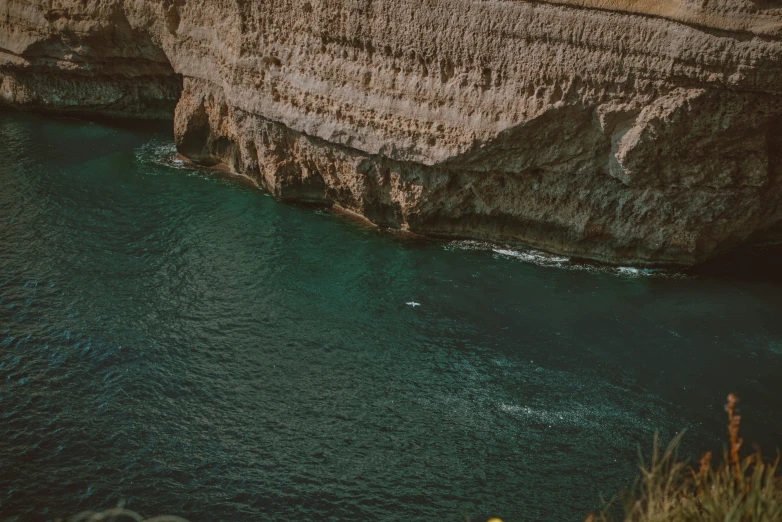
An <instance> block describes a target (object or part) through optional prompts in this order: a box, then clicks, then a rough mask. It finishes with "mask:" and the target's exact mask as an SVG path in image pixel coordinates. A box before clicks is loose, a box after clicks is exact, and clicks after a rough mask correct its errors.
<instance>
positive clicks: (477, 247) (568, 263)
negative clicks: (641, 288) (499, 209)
mask: <svg viewBox="0 0 782 522" xmlns="http://www.w3.org/2000/svg"><path fill="white" fill-rule="evenodd" d="M445 248H446V249H447V250H471V251H479V252H491V253H492V254H494V256H495V257H503V258H508V259H516V260H519V261H522V262H524V263H529V264H533V265H537V266H544V267H554V268H565V269H568V270H581V271H585V272H595V273H608V274H614V275H618V276H622V277H627V278H640V277H667V278H670V277H675V278H686V277H687V276H686V275H685V274H683V273H681V272H676V271H673V270H667V269H663V268H635V267H631V266H609V265H599V264H596V263H588V262H582V261H573V260H572V259H571V258H569V257H565V256H559V255H555V254H549V253H547V252H542V251H540V250H534V249H521V248H511V247H508V246H504V245H497V244H494V243H489V242H484V241H475V240H459V241H451V242H449V243H448V244H446V246H445Z"/></svg>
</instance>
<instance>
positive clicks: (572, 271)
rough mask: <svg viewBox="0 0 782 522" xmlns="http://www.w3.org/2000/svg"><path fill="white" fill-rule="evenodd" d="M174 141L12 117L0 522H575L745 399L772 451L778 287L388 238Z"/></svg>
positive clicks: (706, 441)
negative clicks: (129, 515) (241, 177)
mask: <svg viewBox="0 0 782 522" xmlns="http://www.w3.org/2000/svg"><path fill="white" fill-rule="evenodd" d="M171 141H172V139H171V136H170V133H169V132H168V131H166V130H155V131H151V130H139V129H132V128H129V127H126V126H107V125H102V124H97V123H87V122H80V121H76V120H54V119H45V118H42V117H37V116H31V115H23V114H16V113H0V151H2V155H1V156H2V158H3V161H2V164H0V519H2V518H5V517H9V516H20V517H22V519H24V520H48V519H53V518H56V517H61V516H67V515H70V514H74V513H76V512H78V511H81V510H84V509H97V508H106V507H110V506H113V505H116V503H117V501H118V500H120V499H122V500H124V501H125V502H126V505H127V506H128V507H130V508H133V509H135V510H137V511H140V512H142V513H144V514H146V515H148V516H151V515H153V514H162V513H168V514H176V515H181V516H185V517H188V518H189V519H191V520H192V521H194V522H195V521H212V520H230V521H242V520H362V521H366V520H454V521H464V520H467V519H468V517H469V520H472V521H479V520H485V519H486V518H487V517H488V516H490V515H491V516H499V517H502V518H503V519H504V520H505V521H506V522H510V521H515V520H534V521H577V520H583V517H584V515H585V514H586V513H588V512H589V511H590V510H594V509H596V508H597V507H598V506H599V503H600V500H599V498H600V494H601V493H602V494H603V495H604V496H606V497H610V496H611V495H613V494H614V493H615V492H616V491H617V490H619V489H621V488H623V487H627V486H629V485H630V484H631V481H632V478H633V476H634V475H635V469H636V462H637V453H636V446H637V445H638V444H640V445H641V446H642V449H648V447H649V445H650V443H651V440H652V435H653V433H654V431H655V430H660V432H661V434H662V437H663V438H670V437H671V436H673V435H674V434H675V433H677V432H678V431H679V430H680V429H682V428H687V429H688V434H687V435H686V437H685V447H684V452H685V453H686V454H689V455H693V456H698V455H699V453H700V451H702V450H706V449H711V450H717V451H719V450H720V448H721V444H722V440H724V437H723V433H724V422H723V413H722V404H723V403H724V398H725V395H726V394H727V393H728V392H731V391H735V392H736V393H738V394H739V395H740V396H741V398H742V413H743V415H744V421H743V425H744V430H745V431H744V436H745V438H746V439H747V440H748V441H750V440H752V441H757V442H758V443H759V444H760V445H761V446H762V447H763V448H764V449H767V450H771V449H773V448H774V447H775V446H779V445H782V408H780V406H781V403H780V399H779V398H780V397H782V379H780V369H782V321H780V317H781V316H780V312H781V311H782V294H781V293H780V288H782V285H780V281H779V280H778V279H774V278H773V277H768V278H764V277H755V278H745V277H726V276H720V277H717V276H714V275H686V276H685V275H681V274H679V275H677V274H666V273H653V274H649V273H646V272H643V271H636V270H630V269H620V270H613V269H604V268H600V267H590V266H586V265H579V264H575V263H570V262H567V261H566V260H562V259H559V258H547V257H541V256H537V255H534V254H530V253H527V252H522V251H515V250H510V249H505V248H499V247H493V246H491V245H486V244H480V243H473V242H430V241H423V240H410V239H405V238H399V237H396V236H394V235H391V234H386V233H380V232H377V231H375V230H372V229H369V228H365V227H362V226H360V225H358V224H356V223H354V222H351V221H348V220H346V219H345V218H342V217H340V216H337V215H334V214H331V213H329V212H327V211H323V210H315V209H311V208H298V207H293V206H288V205H283V204H280V203H277V202H276V201H274V199H272V198H271V197H268V196H266V195H264V194H263V193H261V192H260V191H258V190H257V189H255V188H253V187H251V186H248V185H247V184H246V183H242V182H241V181H237V180H229V179H224V178H220V177H217V176H215V175H214V174H212V173H209V172H203V171H194V170H188V169H185V168H182V167H181V166H180V165H177V163H176V161H174V160H173V159H172V158H173V152H174V149H173V146H172V144H171ZM413 303H415V304H413Z"/></svg>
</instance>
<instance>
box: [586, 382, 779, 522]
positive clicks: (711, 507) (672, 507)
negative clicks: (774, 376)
mask: <svg viewBox="0 0 782 522" xmlns="http://www.w3.org/2000/svg"><path fill="white" fill-rule="evenodd" d="M737 402H738V399H737V398H736V396H735V395H733V394H731V395H729V396H728V402H727V404H726V405H725V411H726V412H727V414H728V436H729V440H730V446H729V448H728V449H727V450H726V451H725V453H724V455H723V459H722V462H720V463H719V464H718V465H717V466H713V465H712V455H711V453H705V454H704V455H703V458H701V460H700V465H699V467H698V469H697V470H695V469H694V468H692V467H690V466H688V465H687V464H685V463H684V462H682V461H681V460H679V458H678V455H677V449H678V447H679V444H680V442H681V439H682V436H683V432H682V433H680V434H679V435H678V436H676V437H675V438H674V439H673V440H672V441H671V443H670V444H669V445H668V446H667V448H666V449H665V451H663V452H660V449H659V448H660V446H659V441H658V438H657V435H655V438H654V444H653V449H652V455H651V459H650V461H649V463H648V464H645V463H644V462H643V459H641V465H640V468H641V473H640V475H639V477H638V478H637V480H636V483H635V485H634V488H633V490H632V491H631V492H630V494H628V495H626V496H624V499H623V500H624V502H623V507H624V518H623V520H624V521H625V522H696V521H698V522H780V521H782V481H781V480H780V477H778V476H777V469H778V466H779V454H777V458H776V459H775V460H774V461H772V462H767V461H764V460H763V457H762V455H761V453H760V450H756V451H755V452H754V453H752V454H750V455H748V456H747V457H745V458H744V459H741V458H740V455H739V450H740V449H741V446H742V444H743V440H742V439H741V438H740V437H739V423H740V422H741V417H740V416H739V415H738V414H737V413H736V404H737ZM610 507H611V506H610V503H609V505H608V506H606V507H605V508H604V510H603V511H602V512H601V513H598V514H597V515H590V516H589V517H587V521H593V522H597V521H600V522H609V521H611V520H612V518H611V515H610V513H609V511H610Z"/></svg>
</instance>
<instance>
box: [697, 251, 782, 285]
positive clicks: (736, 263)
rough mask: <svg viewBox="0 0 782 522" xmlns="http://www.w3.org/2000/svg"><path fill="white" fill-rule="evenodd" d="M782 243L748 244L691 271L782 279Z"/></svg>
mask: <svg viewBox="0 0 782 522" xmlns="http://www.w3.org/2000/svg"><path fill="white" fill-rule="evenodd" d="M780 259H782V243H777V244H768V245H745V246H741V247H738V248H736V249H734V250H732V251H730V252H728V253H725V254H723V255H721V256H719V257H717V258H715V259H712V260H710V261H706V262H705V263H702V264H700V265H697V266H695V267H693V268H691V269H690V270H689V272H690V273H691V274H692V275H695V276H704V277H714V278H719V279H734V280H742V281H757V282H769V283H782V270H781V269H780V264H779V260H780Z"/></svg>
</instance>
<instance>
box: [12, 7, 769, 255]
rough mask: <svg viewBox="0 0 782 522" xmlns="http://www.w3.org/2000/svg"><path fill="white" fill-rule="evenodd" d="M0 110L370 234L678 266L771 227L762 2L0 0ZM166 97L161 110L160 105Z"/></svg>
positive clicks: (757, 235) (766, 35) (764, 12)
mask: <svg viewBox="0 0 782 522" xmlns="http://www.w3.org/2000/svg"><path fill="white" fill-rule="evenodd" d="M0 48H2V52H0V78H1V80H0V81H2V84H1V85H0V100H2V101H3V102H5V103H7V104H9V105H14V106H21V107H25V108H34V109H45V110H52V111H78V112H83V113H92V114H106V115H122V116H131V117H169V115H170V114H171V112H172V109H173V105H174V103H176V110H175V115H174V127H175V136H176V140H177V145H178V147H179V149H180V151H181V152H182V153H183V154H185V155H186V156H188V157H190V158H191V159H193V160H195V161H198V162H202V163H205V164H214V163H225V164H226V165H228V166H229V167H230V168H231V169H233V170H235V171H237V172H240V173H243V174H246V175H248V176H250V177H252V178H253V179H255V180H256V181H257V182H258V183H259V184H260V185H261V186H263V187H264V188H266V189H267V190H269V191H270V192H272V193H273V194H274V195H275V196H277V197H279V198H281V199H286V200H299V201H310V202H318V203H323V204H338V205H340V206H342V207H344V208H347V209H350V210H353V211H355V212H358V213H360V214H362V215H364V216H366V217H367V218H368V219H370V220H371V221H373V222H375V223H377V224H378V225H381V226H389V227H396V228H402V229H408V230H411V231H415V232H421V233H426V234H437V235H444V236H459V237H477V238H488V239H493V240H501V241H518V242H521V243H524V244H528V245H532V246H536V247H539V248H543V249H546V250H549V251H552V252H557V253H564V254H570V255H578V256H583V257H588V258H592V259H598V260H602V261H608V262H613V263H636V264H650V263H679V264H691V263H696V262H699V261H702V260H705V259H707V258H709V257H712V256H714V255H717V254H719V253H720V252H723V251H725V250H727V249H729V248H732V247H734V246H736V245H739V244H742V243H744V242H746V241H753V240H757V239H764V238H768V237H772V236H775V235H777V234H778V233H779V231H780V229H782V4H774V3H769V2H763V1H757V2H753V1H750V0H709V1H703V2H702V1H698V2H695V1H690V0H660V1H658V0H654V1H652V0H621V1H620V0H550V1H546V2H526V1H520V0H511V1H495V0H484V1H467V0H448V1H444V0H425V1H423V2H421V1H415V2H414V1H410V0H393V1H390V0H280V1H273V2H258V1H248V0H232V1H222V0H205V1H202V2H194V1H192V0H164V1H163V2H159V1H157V2H153V1H151V0H124V1H118V0H101V1H99V0H53V1H48V0H47V1H46V2H44V1H41V0H0ZM177 100H178V102H177Z"/></svg>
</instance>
